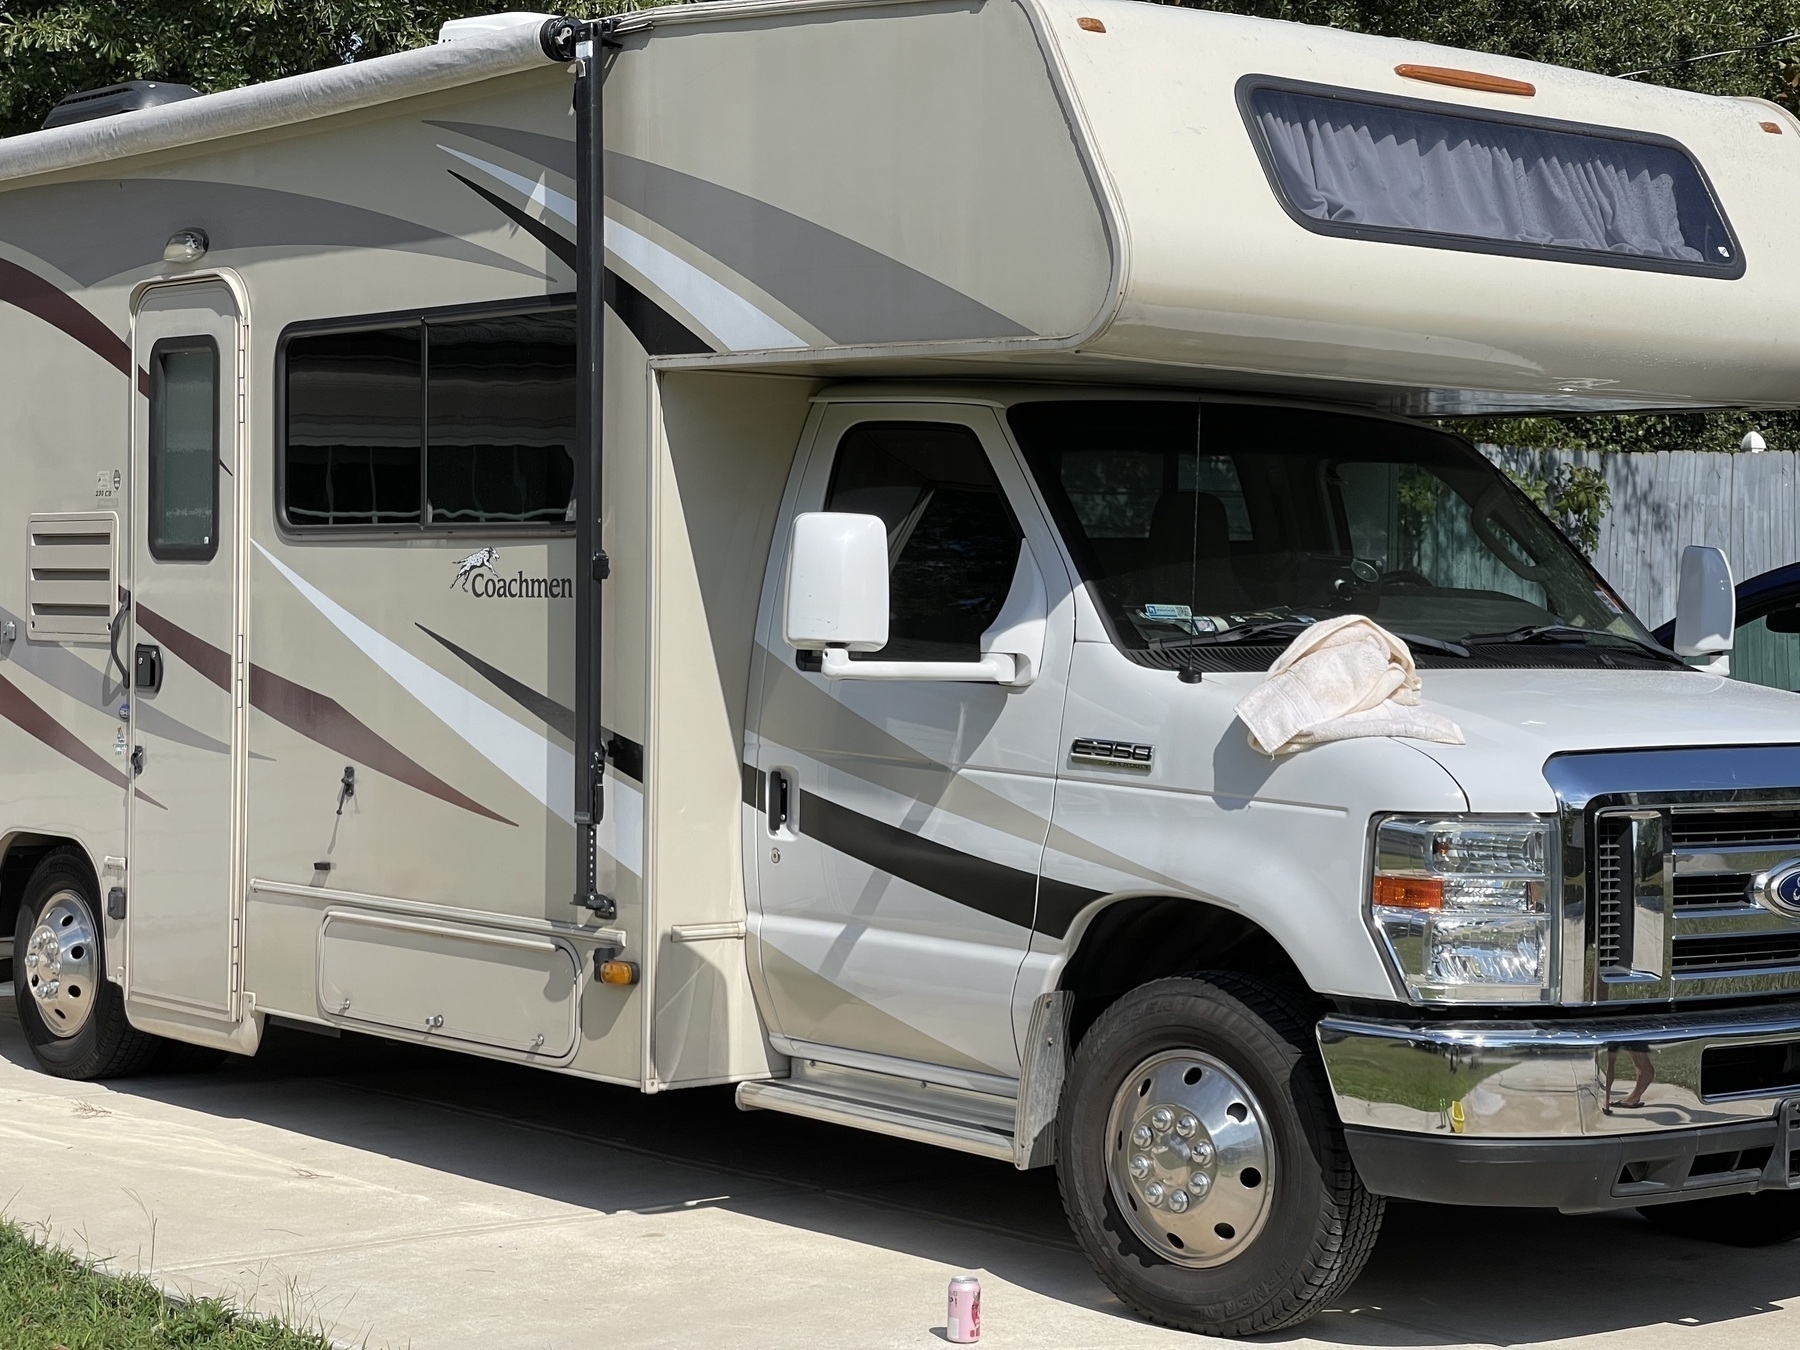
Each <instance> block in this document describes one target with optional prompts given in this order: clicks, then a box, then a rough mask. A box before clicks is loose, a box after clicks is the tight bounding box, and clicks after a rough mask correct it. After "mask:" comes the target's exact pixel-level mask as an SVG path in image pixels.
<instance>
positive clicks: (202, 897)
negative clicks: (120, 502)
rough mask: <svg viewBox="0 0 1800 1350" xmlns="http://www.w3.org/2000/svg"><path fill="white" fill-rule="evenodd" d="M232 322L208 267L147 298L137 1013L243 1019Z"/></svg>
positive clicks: (134, 715) (140, 544)
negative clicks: (205, 274)
mask: <svg viewBox="0 0 1800 1350" xmlns="http://www.w3.org/2000/svg"><path fill="white" fill-rule="evenodd" d="M241 350H242V320H241V315H240V312H239V307H238V304H237V302H236V299H235V297H234V295H233V293H232V290H231V289H230V288H229V287H228V286H226V285H225V284H224V283H223V282H221V281H217V280H207V281H196V282H184V283H172V284H169V285H165V286H156V287H152V288H150V289H149V290H147V291H145V292H144V293H143V294H142V296H141V298H140V301H139V304H138V308H137V312H136V314H135V315H134V322H133V326H132V354H133V356H134V358H135V364H136V366H137V368H138V370H140V371H141V372H143V377H142V378H141V380H140V388H139V390H138V394H137V397H136V398H135V399H134V405H135V409H136V413H135V416H134V418H133V446H132V485H133V492H132V544H131V613H132V622H131V628H130V644H129V646H128V647H127V648H126V649H125V651H124V653H123V656H124V660H125V663H126V665H127V667H128V668H129V669H130V670H131V672H132V689H131V694H130V705H131V706H130V714H129V721H128V726H129V734H130V739H131V747H132V748H131V766H132V772H133V774H134V777H135V787H136V791H135V792H134V793H133V794H132V796H133V801H132V804H131V814H130V842H129V846H128V848H127V853H126V861H127V879H128V883H127V887H126V892H127V908H126V913H125V933H126V940H125V947H126V999H127V1006H128V1008H129V1009H130V1011H131V1014H132V1018H133V1021H134V1022H138V1023H139V1024H154V1023H155V1022H157V1021H158V1020H161V1021H163V1022H167V1021H169V1020H175V1021H178V1022H179V1023H181V1024H182V1025H184V1026H190V1027H191V1026H193V1025H194V1024H195V1023H198V1024H199V1025H200V1028H201V1029H204V1027H205V1026H206V1024H208V1023H234V1022H236V1021H237V1020H238V1018H239V1007H238V1004H239V979H238V939H239V921H240V917H241V916H240V895H241V887H240V886H239V884H238V875H237V874H238V867H239V844H238V840H239V834H240V831H239V828H238V798H239V795H240V785H241V775H242V760H243V755H242V747H243V744H244V726H243V704H244V679H243V666H242V663H241V653H242V649H241V646H240V634H241V632H242V625H241V623H240V609H241V604H242V596H241V584H242V570H241V563H240V557H239V554H240V548H239V534H240V529H241V521H240V517H239V484H240V482H241V477H240V475H241V472H242V468H243V465H242V458H241V445H242V434H243V422H242V416H243V412H242V410H243V403H242V393H241V389H242V385H241V380H240V352H241Z"/></svg>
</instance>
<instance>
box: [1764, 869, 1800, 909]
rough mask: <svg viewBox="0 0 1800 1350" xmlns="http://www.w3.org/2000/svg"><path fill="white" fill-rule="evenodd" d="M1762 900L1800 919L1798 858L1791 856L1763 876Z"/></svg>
mask: <svg viewBox="0 0 1800 1350" xmlns="http://www.w3.org/2000/svg"><path fill="white" fill-rule="evenodd" d="M1762 901H1763V903H1764V904H1765V905H1767V906H1768V907H1769V908H1770V909H1773V910H1776V911H1777V912H1779V913H1781V914H1785V915H1787V916H1788V917H1789V918H1794V919H1800V858H1792V859H1789V860H1788V861H1787V862H1784V863H1783V864H1782V865H1781V866H1780V867H1777V868H1775V869H1774V870H1773V871H1771V872H1770V873H1769V874H1768V875H1767V876H1765V877H1764V878H1763V884H1762Z"/></svg>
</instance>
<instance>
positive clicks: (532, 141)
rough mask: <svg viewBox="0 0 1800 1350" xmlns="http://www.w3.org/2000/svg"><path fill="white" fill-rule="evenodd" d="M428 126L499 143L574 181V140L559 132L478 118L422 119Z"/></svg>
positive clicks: (477, 139) (518, 154)
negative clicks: (487, 122)
mask: <svg viewBox="0 0 1800 1350" xmlns="http://www.w3.org/2000/svg"><path fill="white" fill-rule="evenodd" d="M425 125H426V126H428V127H441V128H442V129H443V130H445V131H454V132H455V133H456V134H457V135H459V136H467V137H468V138H469V139H470V140H472V141H481V142H482V143H483V144H485V145H492V146H498V147H499V148H500V149H502V150H506V151H510V152H511V153H512V154H515V155H517V156H518V157H519V158H520V159H528V160H530V161H531V162H532V163H533V164H536V165H539V166H541V167H543V168H546V169H548V170H550V172H551V173H559V174H561V175H562V176H563V177H564V178H567V179H569V180H570V181H573V180H574V178H575V142H574V141H570V140H564V139H563V138H562V137H561V136H546V135H544V134H543V133H542V132H539V131H520V130H519V129H518V128H516V127H490V126H483V125H482V124H481V123H479V122H438V121H433V120H432V119H431V118H426V119H425Z"/></svg>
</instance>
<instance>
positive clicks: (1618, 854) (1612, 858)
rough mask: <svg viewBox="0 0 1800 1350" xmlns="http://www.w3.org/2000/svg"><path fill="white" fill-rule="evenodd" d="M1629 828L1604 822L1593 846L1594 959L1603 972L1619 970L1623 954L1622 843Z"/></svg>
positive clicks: (1623, 862)
mask: <svg viewBox="0 0 1800 1350" xmlns="http://www.w3.org/2000/svg"><path fill="white" fill-rule="evenodd" d="M1629 833H1630V826H1629V825H1628V824H1627V822H1625V821H1622V820H1605V821H1602V822H1601V823H1600V828H1599V829H1598V830H1597V831H1596V838H1595V844H1594V949H1595V950H1594V960H1595V962H1596V964H1597V965H1598V966H1599V967H1600V969H1601V970H1604V971H1616V970H1620V969H1622V968H1623V966H1624V951H1625V895H1624V885H1625V870H1624V869H1625V840H1626V837H1627V836H1628V834H1629Z"/></svg>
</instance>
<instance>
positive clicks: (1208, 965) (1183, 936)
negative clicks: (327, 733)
mask: <svg viewBox="0 0 1800 1350" xmlns="http://www.w3.org/2000/svg"><path fill="white" fill-rule="evenodd" d="M1195 970H1235V971H1240V972H1242V973H1243V974H1246V975H1256V976H1259V977H1261V978H1262V979H1265V980H1268V981H1269V982H1270V983H1272V984H1278V985H1282V986H1285V987H1287V988H1291V989H1294V990H1296V991H1299V992H1301V993H1307V992H1309V991H1308V989H1307V984H1306V979H1305V977H1304V976H1303V975H1301V973H1300V968H1299V967H1298V966H1296V965H1295V964H1294V962H1293V959H1292V958H1291V957H1289V956H1288V954H1287V952H1286V951H1285V950H1283V949H1282V946H1281V944H1280V943H1279V942H1277V941H1276V940H1275V939H1274V938H1273V937H1271V936H1270V935H1269V933H1268V931H1267V930H1266V929H1264V928H1262V927H1260V926H1259V925H1257V924H1255V923H1253V922H1251V921H1250V920H1249V919H1246V918H1245V917H1244V916H1243V915H1241V914H1233V913H1232V912H1231V911H1230V910H1228V909H1220V908H1219V907H1218V906H1216V905H1209V904H1207V903H1205V902H1204V901H1200V900H1182V899H1177V898H1175V897H1173V896H1143V897H1138V898H1135V899H1130V900H1120V901H1117V902H1115V903H1114V904H1112V905H1110V906H1109V907H1108V908H1106V909H1104V910H1102V911H1101V912H1100V913H1099V914H1097V915H1095V916H1094V919H1093V922H1091V923H1090V924H1089V925H1088V927H1087V931H1086V932H1085V933H1083V934H1082V935H1081V942H1080V944H1079V945H1078V946H1077V947H1076V949H1075V954H1074V955H1073V956H1072V957H1070V958H1069V963H1068V965H1066V966H1065V967H1064V968H1063V974H1062V980H1061V982H1060V984H1059V987H1060V988H1062V989H1064V990H1066V991H1067V992H1068V993H1069V994H1070V995H1071V996H1072V998H1071V1002H1072V1007H1071V1009H1070V1037H1071V1043H1073V1042H1074V1041H1079V1040H1080V1039H1081V1037H1082V1036H1083V1035H1084V1034H1086V1032H1087V1029H1088V1028H1089V1027H1090V1026H1092V1025H1093V1023H1094V1020H1095V1019H1096V1018H1097V1017H1099V1016H1100V1014H1101V1013H1103V1012H1105V1011H1106V1009H1107V1008H1108V1007H1109V1006H1111V1004H1112V1003H1113V1001H1114V1000H1115V999H1117V998H1118V997H1119V996H1120V995H1122V994H1125V993H1129V992H1130V991H1131V990H1133V989H1135V988H1137V987H1138V986H1139V985H1140V984H1147V983H1149V982H1150V981H1151V980H1160V979H1164V978H1166V977H1168V976H1171V975H1185V974H1188V973H1189V972H1191V971H1195Z"/></svg>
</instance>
